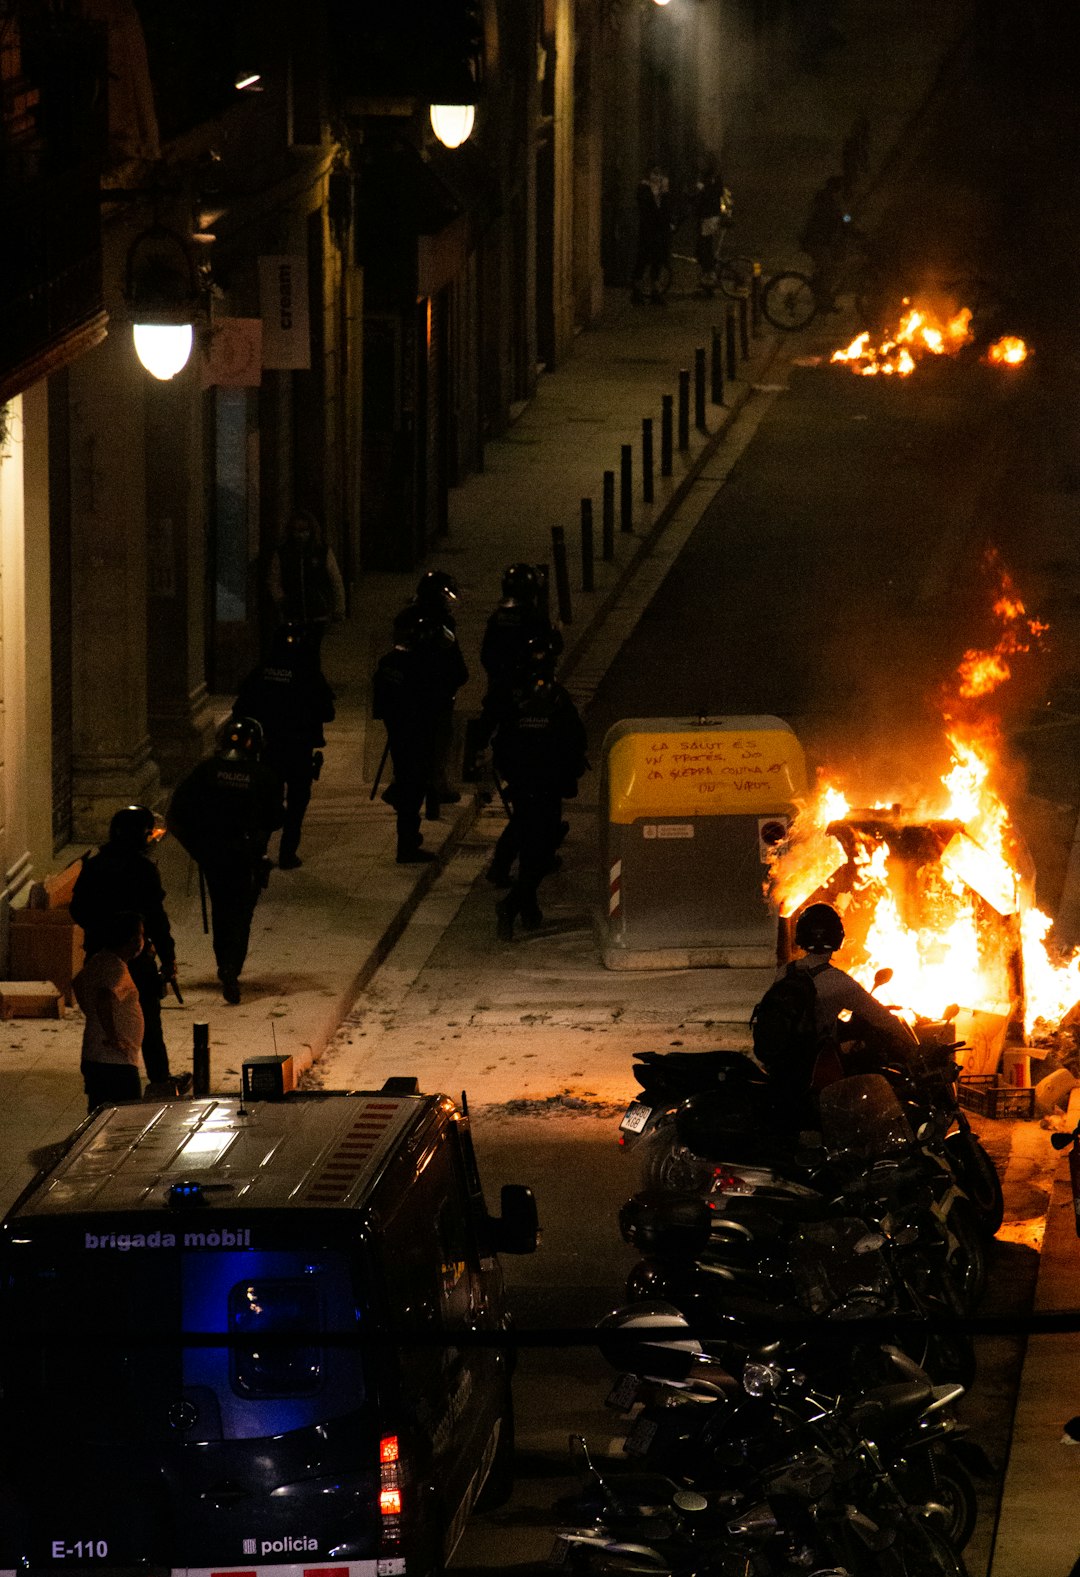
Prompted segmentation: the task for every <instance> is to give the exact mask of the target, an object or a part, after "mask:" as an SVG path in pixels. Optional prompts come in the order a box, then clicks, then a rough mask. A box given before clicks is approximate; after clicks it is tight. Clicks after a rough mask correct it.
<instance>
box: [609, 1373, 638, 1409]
mask: <svg viewBox="0 0 1080 1577" xmlns="http://www.w3.org/2000/svg"><path fill="white" fill-rule="evenodd" d="M640 1389H641V1381H640V1380H639V1379H638V1377H637V1375H636V1374H623V1375H620V1376H619V1378H618V1379H617V1380H616V1381H615V1384H614V1385H613V1386H612V1387H611V1390H610V1391H609V1392H608V1394H607V1401H606V1402H605V1403H604V1405H605V1407H614V1408H616V1409H617V1410H618V1411H619V1412H620V1413H628V1412H629V1411H630V1409H631V1408H632V1407H633V1405H634V1403H635V1402H636V1401H637V1394H638V1391H639V1390H640Z"/></svg>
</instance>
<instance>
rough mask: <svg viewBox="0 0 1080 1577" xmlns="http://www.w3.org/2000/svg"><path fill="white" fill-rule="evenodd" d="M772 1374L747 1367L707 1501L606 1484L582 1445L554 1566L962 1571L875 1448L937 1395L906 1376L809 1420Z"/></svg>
mask: <svg viewBox="0 0 1080 1577" xmlns="http://www.w3.org/2000/svg"><path fill="white" fill-rule="evenodd" d="M775 1376H776V1377H777V1378H776V1384H775V1386H773V1387H770V1386H769V1385H767V1384H765V1383H763V1379H762V1372H761V1366H759V1365H754V1366H749V1367H748V1370H747V1372H746V1373H745V1374H744V1388H745V1389H746V1391H747V1397H748V1400H749V1402H750V1406H749V1407H748V1408H746V1409H743V1410H740V1409H739V1408H738V1407H735V1408H734V1409H733V1410H732V1412H733V1416H734V1418H735V1419H737V1420H739V1422H738V1423H737V1432H738V1433H739V1434H740V1436H741V1437H742V1438H740V1439H739V1441H738V1443H737V1445H738V1450H737V1452H732V1451H731V1450H729V1454H728V1458H727V1460H728V1461H730V1462H731V1463H732V1464H733V1465H732V1467H731V1470H730V1481H729V1482H728V1483H727V1484H723V1485H721V1486H720V1487H717V1488H714V1489H712V1490H710V1491H708V1492H705V1493H699V1492H698V1491H696V1490H691V1491H689V1492H688V1490H687V1489H686V1487H685V1486H679V1485H678V1484H677V1483H676V1482H675V1480H673V1479H671V1478H669V1477H667V1476H665V1475H659V1474H630V1475H626V1476H625V1478H624V1477H621V1476H620V1477H619V1478H618V1479H615V1480H612V1479H606V1478H604V1476H603V1475H601V1474H599V1473H598V1471H597V1470H596V1468H595V1466H594V1465H593V1464H592V1462H591V1460H589V1459H588V1453H587V1447H586V1446H585V1443H584V1441H583V1440H581V1438H580V1437H577V1440H576V1443H577V1444H578V1445H579V1449H582V1450H583V1451H584V1453H585V1456H586V1460H587V1465H588V1471H589V1477H588V1481H587V1483H586V1486H585V1489H584V1490H583V1492H582V1495H581V1497H579V1500H578V1503H577V1507H576V1509H577V1511H578V1513H579V1516H580V1522H579V1525H578V1526H576V1527H568V1528H562V1529H560V1530H559V1531H558V1532H557V1534H556V1539H555V1543H554V1546H553V1549H552V1553H551V1560H550V1563H551V1564H552V1565H553V1566H555V1567H560V1566H563V1567H565V1566H568V1565H569V1566H570V1567H571V1569H576V1570H586V1571H609V1572H610V1571H653V1572H658V1571H667V1572H671V1573H687V1574H689V1573H702V1574H703V1573H706V1572H708V1573H713V1574H716V1577H726V1574H728V1573H732V1574H735V1573H739V1574H740V1577H745V1574H746V1573H748V1572H753V1573H757V1574H762V1577H781V1574H789V1573H792V1572H794V1571H803V1572H806V1571H815V1572H817V1573H819V1574H824V1573H825V1572H832V1573H835V1574H837V1577H839V1574H841V1573H843V1574H846V1577H864V1574H865V1577H870V1574H871V1573H873V1574H874V1577H885V1574H889V1577H911V1574H913V1573H916V1572H917V1573H920V1574H925V1577H930V1574H938V1577H960V1574H962V1573H963V1565H962V1563H961V1561H960V1558H959V1556H958V1555H956V1554H955V1553H954V1551H953V1550H952V1549H951V1548H950V1547H949V1545H948V1543H947V1542H946V1540H945V1539H944V1538H943V1537H942V1535H941V1534H940V1533H939V1532H938V1531H937V1529H936V1528H935V1526H934V1524H933V1522H932V1516H933V1514H934V1512H935V1511H936V1510H937V1508H936V1505H931V1504H930V1503H927V1502H922V1503H916V1502H915V1501H913V1500H911V1499H910V1498H909V1495H908V1493H907V1492H905V1489H904V1487H903V1486H902V1484H901V1482H900V1481H899V1478H898V1476H897V1475H896V1474H895V1473H894V1472H893V1471H892V1469H891V1467H890V1463H889V1460H888V1453H887V1451H886V1450H884V1449H883V1448H882V1447H881V1445H879V1443H878V1440H879V1438H881V1437H885V1438H887V1437H888V1436H889V1435H890V1433H892V1432H895V1431H899V1430H902V1429H904V1428H909V1427H910V1426H911V1424H912V1422H913V1421H914V1420H915V1419H916V1418H919V1417H920V1416H924V1415H925V1414H926V1412H927V1409H928V1408H929V1409H931V1410H932V1409H934V1408H935V1407H936V1406H937V1405H938V1404H939V1402H940V1404H941V1405H944V1404H945V1399H944V1398H940V1399H939V1398H936V1397H935V1395H934V1392H933V1388H932V1387H931V1386H930V1385H929V1383H928V1382H926V1381H925V1380H922V1381H919V1380H914V1381H908V1382H905V1383H901V1384H899V1385H894V1386H891V1387H882V1388H879V1389H877V1390H874V1391H871V1392H868V1393H865V1394H860V1395H859V1396H857V1397H856V1398H854V1399H847V1398H844V1399H841V1400H840V1401H839V1402H838V1403H837V1404H836V1405H835V1406H833V1407H830V1408H828V1409H826V1410H821V1409H820V1408H817V1409H816V1410H813V1411H812V1415H811V1416H809V1417H807V1416H803V1414H802V1413H800V1412H799V1411H797V1410H794V1409H793V1408H792V1407H791V1405H790V1404H789V1403H787V1402H784V1401H782V1400H781V1398H780V1395H779V1392H780V1389H781V1387H780V1383H779V1378H778V1376H779V1371H775ZM804 1411H805V1409H804ZM736 1458H737V1459H738V1461H737V1465H734V1464H735V1462H736ZM740 1563H741V1564H740Z"/></svg>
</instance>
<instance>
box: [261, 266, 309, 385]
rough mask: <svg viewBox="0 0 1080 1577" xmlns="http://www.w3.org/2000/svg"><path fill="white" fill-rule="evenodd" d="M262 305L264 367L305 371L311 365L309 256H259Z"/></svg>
mask: <svg viewBox="0 0 1080 1577" xmlns="http://www.w3.org/2000/svg"><path fill="white" fill-rule="evenodd" d="M259 307H260V310H261V312H262V322H263V335H262V364H263V366H264V367H269V368H274V369H278V370H290V369H291V370H293V371H306V370H307V368H309V367H310V366H311V334H310V331H309V327H308V284H307V258H306V257H303V256H302V255H300V254H295V255H288V254H280V255H277V256H272V257H260V259H259Z"/></svg>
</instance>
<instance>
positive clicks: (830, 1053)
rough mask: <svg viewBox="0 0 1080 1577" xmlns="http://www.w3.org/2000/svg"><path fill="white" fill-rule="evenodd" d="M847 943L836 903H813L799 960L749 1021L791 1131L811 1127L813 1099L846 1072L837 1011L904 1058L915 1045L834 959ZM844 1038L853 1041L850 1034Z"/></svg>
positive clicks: (799, 942)
mask: <svg viewBox="0 0 1080 1577" xmlns="http://www.w3.org/2000/svg"><path fill="white" fill-rule="evenodd" d="M843 941H844V923H843V921H842V920H841V918H840V916H839V915H838V914H837V912H836V910H835V909H834V908H833V907H832V905H831V904H827V903H815V904H811V905H810V906H809V908H807V909H804V910H803V912H802V914H801V915H800V916H799V918H798V920H797V921H796V922H795V945H796V947H800V948H802V950H803V952H804V954H805V955H806V956H805V957H803V958H797V959H794V960H793V961H792V962H791V963H790V964H788V965H787V967H786V968H785V969H784V970H783V971H782V972H781V973H780V974H779V975H778V976H777V978H776V980H774V982H773V984H772V985H771V986H770V987H769V989H768V991H766V993H765V995H764V996H763V997H762V999H761V1001H760V1002H759V1003H758V1005H757V1007H756V1008H755V1009H754V1011H753V1014H752V1015H751V1018H750V1025H751V1029H752V1031H753V1037H754V1056H755V1057H756V1058H757V1060H758V1062H760V1064H761V1066H762V1067H763V1068H764V1069H765V1071H766V1073H767V1074H768V1075H769V1077H770V1078H772V1079H775V1080H776V1083H777V1093H778V1095H779V1094H780V1093H781V1092H783V1097H782V1098H783V1104H784V1106H785V1107H786V1108H787V1110H786V1113H783V1112H782V1114H781V1115H782V1116H784V1115H786V1117H787V1119H788V1121H790V1123H791V1125H792V1126H793V1127H805V1126H808V1119H809V1118H810V1116H811V1113H812V1110H813V1106H814V1097H815V1095H816V1093H817V1091H818V1090H820V1089H823V1088H824V1087H825V1085H827V1084H831V1083H833V1082H834V1081H835V1080H836V1079H838V1078H842V1077H843V1075H844V1072H845V1068H844V1054H843V1051H842V1049H841V1044H840V1041H841V1034H840V1014H841V1013H842V1012H844V1011H848V1012H850V1014H851V1017H852V1020H853V1021H857V1024H858V1030H857V1031H856V1033H858V1032H859V1031H869V1032H870V1033H871V1035H872V1036H874V1037H875V1038H877V1039H879V1040H880V1041H883V1042H884V1043H885V1045H886V1046H887V1048H888V1049H889V1050H890V1051H893V1052H898V1053H899V1054H900V1055H901V1056H904V1055H906V1053H907V1052H908V1051H909V1050H910V1049H911V1047H912V1046H914V1045H916V1044H917V1042H916V1039H915V1036H914V1034H913V1033H912V1031H911V1030H910V1029H909V1028H908V1026H907V1025H906V1024H905V1023H904V1022H903V1020H902V1019H898V1018H897V1017H896V1015H895V1014H894V1013H890V1011H889V1009H888V1008H887V1007H885V1006H883V1004H882V1003H880V1002H879V1001H878V1000H877V998H876V997H874V996H871V994H870V992H869V991H867V990H865V989H864V987H862V986H860V984H859V982H858V981H857V980H855V979H853V977H852V976H851V975H849V974H846V973H845V971H844V970H842V969H837V968H836V966H835V965H834V964H833V962H832V955H833V954H834V953H835V952H837V951H839V949H840V947H841V946H842V944H843ZM843 1038H844V1039H845V1040H850V1039H852V1038H853V1036H852V1035H850V1034H848V1035H845V1036H844V1037H843Z"/></svg>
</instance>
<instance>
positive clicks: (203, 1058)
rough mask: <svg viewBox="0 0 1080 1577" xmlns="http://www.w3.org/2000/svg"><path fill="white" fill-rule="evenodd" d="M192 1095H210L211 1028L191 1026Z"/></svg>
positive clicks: (198, 1025) (206, 1025)
mask: <svg viewBox="0 0 1080 1577" xmlns="http://www.w3.org/2000/svg"><path fill="white" fill-rule="evenodd" d="M191 1093H192V1095H194V1096H196V1097H200V1096H204V1095H209V1094H210V1026H209V1024H193V1025H192V1026H191Z"/></svg>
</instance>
